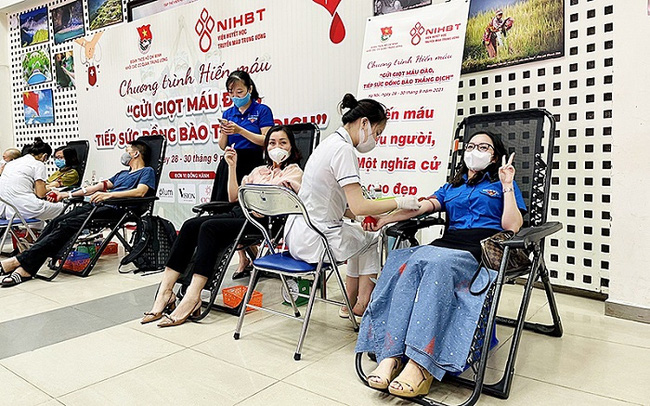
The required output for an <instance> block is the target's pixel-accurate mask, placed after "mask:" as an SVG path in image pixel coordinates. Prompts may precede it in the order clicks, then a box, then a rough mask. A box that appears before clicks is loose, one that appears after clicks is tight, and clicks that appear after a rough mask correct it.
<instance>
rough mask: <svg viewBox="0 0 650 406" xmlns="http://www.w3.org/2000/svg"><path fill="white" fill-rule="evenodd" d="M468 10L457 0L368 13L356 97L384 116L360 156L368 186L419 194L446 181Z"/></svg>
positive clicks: (390, 192) (384, 192) (393, 192)
mask: <svg viewBox="0 0 650 406" xmlns="http://www.w3.org/2000/svg"><path fill="white" fill-rule="evenodd" d="M467 12H468V2H466V1H464V0H456V1H451V2H447V3H442V4H435V5H432V6H429V7H427V8H426V12H423V10H422V9H415V10H410V11H404V12H400V13H395V14H388V15H384V16H378V17H374V18H369V19H368V22H367V23H366V33H365V40H364V45H363V54H362V57H361V73H360V76H359V90H358V91H357V95H358V97H359V98H363V97H368V98H372V99H375V100H377V101H379V102H381V103H383V104H384V105H385V106H386V107H387V109H388V118H389V119H388V123H387V125H386V129H385V130H384V132H383V134H381V136H380V137H379V139H378V141H377V147H376V148H375V149H374V150H373V151H371V152H370V153H368V154H359V168H360V170H361V178H362V183H363V185H364V186H366V187H367V188H368V189H370V190H375V189H380V190H381V194H382V195H383V196H386V195H396V196H397V195H413V196H418V197H419V196H428V195H431V194H432V193H433V192H435V191H436V189H437V188H438V187H439V186H441V185H442V184H444V183H445V181H446V175H447V165H448V161H449V150H450V147H451V141H452V139H453V131H454V128H453V127H454V120H455V114H456V97H457V94H458V81H459V77H460V67H461V62H462V59H463V43H464V40H465V28H466V23H467Z"/></svg>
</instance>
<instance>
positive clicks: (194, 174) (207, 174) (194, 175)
mask: <svg viewBox="0 0 650 406" xmlns="http://www.w3.org/2000/svg"><path fill="white" fill-rule="evenodd" d="M214 175H215V173H214V171H173V172H169V179H199V180H201V179H214Z"/></svg>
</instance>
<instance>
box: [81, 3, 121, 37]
mask: <svg viewBox="0 0 650 406" xmlns="http://www.w3.org/2000/svg"><path fill="white" fill-rule="evenodd" d="M88 16H89V25H88V29H89V30H91V31H92V30H98V29H100V28H103V27H106V26H108V25H111V24H116V23H121V22H122V18H123V16H124V13H123V12H122V0H88Z"/></svg>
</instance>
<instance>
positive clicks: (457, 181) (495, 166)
mask: <svg viewBox="0 0 650 406" xmlns="http://www.w3.org/2000/svg"><path fill="white" fill-rule="evenodd" d="M477 135H487V136H488V137H489V138H490V139H491V140H492V144H493V148H494V155H493V162H491V163H490V164H489V165H488V166H487V168H485V169H483V170H482V171H478V172H476V173H475V174H474V176H472V179H467V184H468V185H470V186H472V185H476V184H478V183H479V182H481V181H482V180H483V177H484V176H485V174H486V173H487V174H488V176H489V177H490V182H496V181H497V180H499V167H500V165H501V159H502V158H503V157H504V156H505V155H507V154H508V150H507V149H506V146H505V145H504V144H503V141H502V140H501V137H500V136H499V135H498V134H494V133H491V132H488V131H477V132H475V133H473V134H472V135H471V136H470V137H469V138H468V140H467V142H463V144H469V143H470V142H472V138H474V137H475V136H477ZM464 153H465V152H463V154H464ZM456 167H457V168H458V170H457V171H456V174H455V175H454V177H453V178H452V179H451V182H449V183H451V185H452V186H453V187H457V186H460V185H462V184H463V183H464V179H463V175H466V174H467V172H468V171H469V169H468V168H467V165H465V160H464V159H463V157H462V156H461V159H460V164H459V165H457V166H456Z"/></svg>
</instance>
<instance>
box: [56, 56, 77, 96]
mask: <svg viewBox="0 0 650 406" xmlns="http://www.w3.org/2000/svg"><path fill="white" fill-rule="evenodd" d="M54 70H55V71H56V84H57V85H58V86H59V87H63V88H68V87H74V56H73V52H72V51H66V52H61V53H58V54H54Z"/></svg>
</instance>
